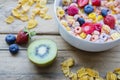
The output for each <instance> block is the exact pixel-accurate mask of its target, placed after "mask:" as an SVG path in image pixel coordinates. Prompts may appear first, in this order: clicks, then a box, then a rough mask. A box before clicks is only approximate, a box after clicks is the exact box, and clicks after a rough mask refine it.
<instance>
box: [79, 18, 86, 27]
mask: <svg viewBox="0 0 120 80" xmlns="http://www.w3.org/2000/svg"><path fill="white" fill-rule="evenodd" d="M77 21H78V22H79V24H80V26H82V25H83V24H84V23H85V20H84V18H78V19H77Z"/></svg>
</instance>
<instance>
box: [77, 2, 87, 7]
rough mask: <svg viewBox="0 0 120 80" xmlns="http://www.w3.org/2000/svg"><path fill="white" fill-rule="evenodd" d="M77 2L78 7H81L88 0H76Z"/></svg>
mask: <svg viewBox="0 0 120 80" xmlns="http://www.w3.org/2000/svg"><path fill="white" fill-rule="evenodd" d="M77 3H78V6H79V7H80V8H83V7H84V6H86V5H87V4H88V3H89V0H77Z"/></svg>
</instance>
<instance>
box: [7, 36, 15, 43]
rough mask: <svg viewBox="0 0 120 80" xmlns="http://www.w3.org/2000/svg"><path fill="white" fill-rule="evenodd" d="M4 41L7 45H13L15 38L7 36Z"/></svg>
mask: <svg viewBox="0 0 120 80" xmlns="http://www.w3.org/2000/svg"><path fill="white" fill-rule="evenodd" d="M5 41H6V42H7V43H8V44H13V43H15V41H16V37H15V36H14V35H13V34H8V35H7V36H6V37H5Z"/></svg>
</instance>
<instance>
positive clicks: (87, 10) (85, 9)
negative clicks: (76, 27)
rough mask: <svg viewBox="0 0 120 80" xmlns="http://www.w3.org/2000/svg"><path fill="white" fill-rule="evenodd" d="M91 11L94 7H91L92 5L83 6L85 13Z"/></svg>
mask: <svg viewBox="0 0 120 80" xmlns="http://www.w3.org/2000/svg"><path fill="white" fill-rule="evenodd" d="M93 11H94V8H93V6H92V5H86V6H85V7H84V12H85V13H86V14H90V13H91V12H93Z"/></svg>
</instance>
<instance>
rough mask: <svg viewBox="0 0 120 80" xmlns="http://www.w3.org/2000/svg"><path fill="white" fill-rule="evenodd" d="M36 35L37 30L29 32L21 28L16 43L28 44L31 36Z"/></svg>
mask: <svg viewBox="0 0 120 80" xmlns="http://www.w3.org/2000/svg"><path fill="white" fill-rule="evenodd" d="M33 35H35V32H29V31H28V30H27V29H25V30H21V31H19V32H18V34H17V39H16V43H17V44H19V45H22V44H27V43H28V41H29V39H30V38H31V36H33Z"/></svg>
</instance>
